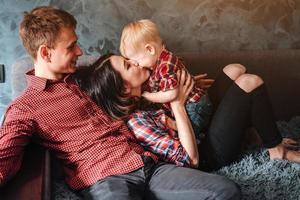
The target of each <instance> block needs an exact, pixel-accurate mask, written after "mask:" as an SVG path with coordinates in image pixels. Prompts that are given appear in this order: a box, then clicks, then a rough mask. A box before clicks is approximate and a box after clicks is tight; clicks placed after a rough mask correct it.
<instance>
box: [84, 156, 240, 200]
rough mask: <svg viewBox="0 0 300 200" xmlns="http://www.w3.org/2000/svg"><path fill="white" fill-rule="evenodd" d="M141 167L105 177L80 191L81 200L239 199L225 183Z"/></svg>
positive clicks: (168, 167)
mask: <svg viewBox="0 0 300 200" xmlns="http://www.w3.org/2000/svg"><path fill="white" fill-rule="evenodd" d="M144 163H145V166H144V167H143V168H140V169H138V170H136V171H133V172H131V173H128V174H122V175H116V176H110V177H106V178H105V179H103V180H99V181H98V182H97V183H95V184H94V185H92V186H90V187H88V188H85V189H83V190H81V191H80V193H81V195H83V197H84V198H85V199H101V200H142V199H145V200H154V199H160V200H177V199H178V200H179V199H187V200H196V199H197V200H199V199H220V200H221V199H222V200H226V199H240V198H241V194H240V190H239V188H238V186H237V185H236V184H235V183H234V182H232V181H230V180H229V179H227V178H225V177H222V176H219V175H215V174H209V173H206V172H202V171H199V170H195V169H191V168H185V167H177V166H175V165H172V164H166V163H158V164H155V163H154V162H153V161H152V159H151V158H149V157H144Z"/></svg>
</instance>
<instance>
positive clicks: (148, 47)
mask: <svg viewBox="0 0 300 200" xmlns="http://www.w3.org/2000/svg"><path fill="white" fill-rule="evenodd" d="M145 48H146V51H147V52H148V53H150V54H151V55H152V56H154V55H155V47H154V46H153V45H151V44H146V45H145Z"/></svg>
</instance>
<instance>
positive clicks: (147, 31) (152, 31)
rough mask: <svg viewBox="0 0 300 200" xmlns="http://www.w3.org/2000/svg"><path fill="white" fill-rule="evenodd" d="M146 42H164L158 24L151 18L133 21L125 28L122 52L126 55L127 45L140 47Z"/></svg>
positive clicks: (122, 37)
mask: <svg viewBox="0 0 300 200" xmlns="http://www.w3.org/2000/svg"><path fill="white" fill-rule="evenodd" d="M146 43H154V44H159V45H160V44H162V39H161V37H160V34H159V30H158V28H157V26H156V24H155V23H154V22H152V21H150V20H149V19H142V20H139V21H135V22H131V23H129V24H127V25H126V26H125V27H124V28H123V31H122V36H121V42H120V52H121V54H122V55H123V56H126V52H125V45H130V46H131V47H133V48H134V49H139V48H140V47H142V46H143V45H145V44H146Z"/></svg>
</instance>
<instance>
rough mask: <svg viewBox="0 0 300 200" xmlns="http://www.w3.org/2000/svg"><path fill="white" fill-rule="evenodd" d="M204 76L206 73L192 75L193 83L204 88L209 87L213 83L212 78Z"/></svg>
mask: <svg viewBox="0 0 300 200" xmlns="http://www.w3.org/2000/svg"><path fill="white" fill-rule="evenodd" d="M206 77H207V74H206V73H205V74H198V75H196V76H194V80H195V85H196V86H198V87H200V88H202V89H205V90H206V89H208V88H210V86H211V85H212V84H213V83H214V79H209V78H206Z"/></svg>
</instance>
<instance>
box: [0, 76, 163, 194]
mask: <svg viewBox="0 0 300 200" xmlns="http://www.w3.org/2000/svg"><path fill="white" fill-rule="evenodd" d="M33 74H34V71H31V72H29V73H27V79H28V88H27V89H26V91H25V92H24V94H23V95H22V96H21V97H19V98H18V99H16V100H15V101H14V102H13V103H12V104H11V105H10V106H9V107H8V109H7V112H6V116H5V121H4V124H3V126H1V129H0V184H1V183H4V182H5V181H6V180H8V179H9V178H10V177H12V176H13V175H14V174H15V173H16V172H17V171H18V169H19V168H20V165H21V160H22V155H23V151H24V146H25V145H26V144H27V143H28V142H29V141H30V140H31V139H32V140H33V141H35V142H37V143H39V144H40V145H42V146H44V147H46V148H49V149H51V150H53V151H54V152H55V153H56V156H57V157H58V158H59V159H60V160H61V161H62V163H63V168H64V172H65V178H66V182H67V183H68V184H69V186H70V187H71V188H72V189H75V190H77V189H81V188H85V187H87V186H90V185H92V184H94V183H95V182H97V181H98V180H100V179H103V178H105V177H107V176H111V175H117V174H124V173H128V172H132V171H134V170H136V169H138V168H140V167H142V166H143V165H144V164H143V161H142V158H141V155H146V156H151V157H152V158H153V159H154V160H155V161H157V157H156V156H155V155H154V154H152V153H150V152H147V151H145V150H144V149H143V147H142V146H140V145H139V144H138V142H137V140H136V138H135V137H134V135H133V134H132V133H131V132H130V131H129V130H128V128H127V126H126V124H125V123H124V122H123V121H112V120H111V118H109V116H108V115H107V114H105V113H104V112H103V111H102V110H101V109H100V108H99V107H98V106H97V105H96V104H95V103H94V102H93V101H92V100H91V98H90V97H89V96H88V95H86V94H85V93H84V92H82V91H81V90H80V88H79V87H78V86H77V85H76V84H75V83H74V81H73V80H72V78H71V77H70V76H67V77H66V78H65V80H61V81H51V80H47V79H43V78H39V77H36V76H34V75H33Z"/></svg>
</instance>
